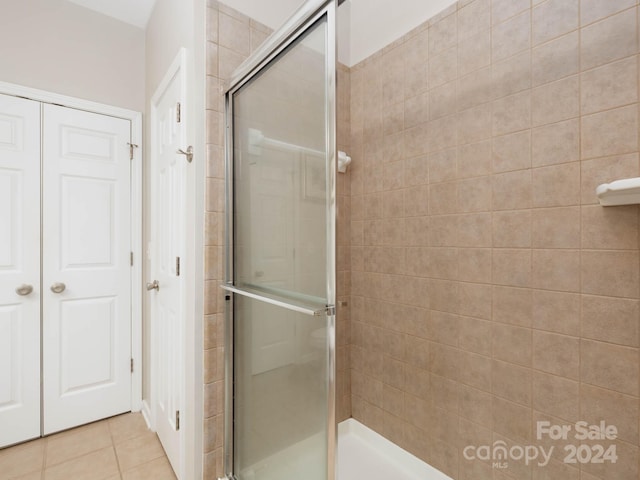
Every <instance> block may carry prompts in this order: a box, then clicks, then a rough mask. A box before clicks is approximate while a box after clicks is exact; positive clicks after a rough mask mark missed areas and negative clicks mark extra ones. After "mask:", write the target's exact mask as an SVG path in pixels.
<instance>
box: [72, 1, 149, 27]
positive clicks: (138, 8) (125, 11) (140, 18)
mask: <svg viewBox="0 0 640 480" xmlns="http://www.w3.org/2000/svg"><path fill="white" fill-rule="evenodd" d="M68 1H69V2H71V3H75V4H76V5H80V6H81V7H85V8H88V9H90V10H94V11H96V12H98V13H102V14H103V15H107V16H109V17H113V18H115V19H117V20H120V21H122V22H125V23H129V24H131V25H134V26H136V27H138V28H142V29H144V28H146V26H147V22H148V21H149V17H150V16H151V12H152V10H153V6H154V5H155V3H156V0H68Z"/></svg>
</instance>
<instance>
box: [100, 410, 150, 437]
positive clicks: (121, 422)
mask: <svg viewBox="0 0 640 480" xmlns="http://www.w3.org/2000/svg"><path fill="white" fill-rule="evenodd" d="M108 422H109V430H111V438H112V439H113V444H114V445H118V444H119V443H122V442H124V441H125V440H129V439H131V438H135V437H139V436H140V435H143V434H145V433H147V432H148V431H149V429H148V428H147V423H146V422H145V421H144V417H143V416H142V414H141V413H125V414H124V415H118V416H117V417H113V418H110V419H109V421H108Z"/></svg>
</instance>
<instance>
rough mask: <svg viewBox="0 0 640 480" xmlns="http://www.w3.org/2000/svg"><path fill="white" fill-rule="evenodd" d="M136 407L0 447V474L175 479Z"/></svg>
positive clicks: (40, 478)
mask: <svg viewBox="0 0 640 480" xmlns="http://www.w3.org/2000/svg"><path fill="white" fill-rule="evenodd" d="M175 478H176V477H175V475H174V474H173V470H172V469H171V466H170V465H169V461H168V460H167V457H166V456H165V453H164V450H163V449H162V446H161V445H160V441H159V440H158V437H157V436H156V434H155V433H153V432H151V431H149V430H148V429H147V425H146V423H145V421H144V419H143V418H142V415H141V414H139V413H127V414H124V415H119V416H117V417H113V418H109V419H106V420H102V421H100V422H96V423H91V424H89V425H85V426H82V427H78V428H74V429H72V430H68V431H66V432H62V433H58V434H55V435H51V436H49V437H46V438H40V439H38V440H33V441H31V442H28V443H23V444H21V445H17V446H15V447H10V448H5V449H3V450H0V480H147V479H148V480H174V479H175Z"/></svg>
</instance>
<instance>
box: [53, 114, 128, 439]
mask: <svg viewBox="0 0 640 480" xmlns="http://www.w3.org/2000/svg"><path fill="white" fill-rule="evenodd" d="M43 118H44V121H43V137H42V138H43V171H42V174H43V179H44V182H43V236H44V248H43V271H42V281H43V295H42V297H43V312H44V315H43V324H42V325H43V375H44V384H43V402H44V432H45V434H48V433H52V432H56V431H59V430H63V429H66V428H70V427H73V426H76V425H80V424H83V423H88V422H91V421H94V420H98V419H101V418H105V417H108V416H111V415H116V414H118V413H122V412H125V411H129V410H130V409H131V372H130V358H131V280H130V275H131V273H130V268H131V267H130V251H131V240H130V238H131V236H130V160H129V148H128V145H127V142H129V141H130V140H129V139H130V122H129V121H128V120H122V119H118V118H113V117H108V116H104V115H97V114H93V113H87V112H82V111H78V110H74V109H70V108H64V107H58V106H54V105H45V106H44V110H43Z"/></svg>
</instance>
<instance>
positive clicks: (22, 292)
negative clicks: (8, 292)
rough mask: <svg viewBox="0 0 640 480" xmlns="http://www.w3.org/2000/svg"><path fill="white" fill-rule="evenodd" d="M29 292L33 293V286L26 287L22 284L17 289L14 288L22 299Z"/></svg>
mask: <svg viewBox="0 0 640 480" xmlns="http://www.w3.org/2000/svg"><path fill="white" fill-rule="evenodd" d="M31 292H33V286H32V285H27V284H26V283H23V284H22V285H20V286H19V287H18V288H16V293H17V294H18V295H20V296H22V297H24V296H25V295H29V294H30V293H31Z"/></svg>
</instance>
